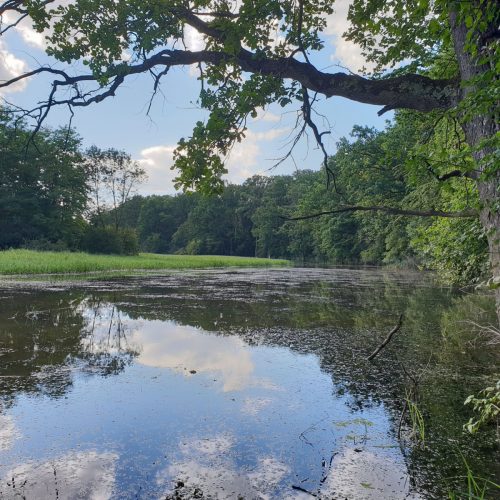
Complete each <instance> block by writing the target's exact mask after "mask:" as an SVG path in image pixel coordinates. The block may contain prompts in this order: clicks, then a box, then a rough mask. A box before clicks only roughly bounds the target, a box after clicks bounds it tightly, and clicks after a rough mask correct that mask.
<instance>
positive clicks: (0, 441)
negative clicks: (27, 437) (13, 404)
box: [0, 415, 21, 451]
mask: <svg viewBox="0 0 500 500" xmlns="http://www.w3.org/2000/svg"><path fill="white" fill-rule="evenodd" d="M20 437H21V432H20V431H19V429H18V428H17V425H16V423H15V421H14V419H13V418H12V417H11V416H10V415H0V451H7V450H10V449H11V448H12V445H13V443H14V441H15V440H16V439H19V438H20Z"/></svg>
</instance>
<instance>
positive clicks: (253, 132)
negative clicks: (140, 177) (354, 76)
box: [0, 0, 390, 195]
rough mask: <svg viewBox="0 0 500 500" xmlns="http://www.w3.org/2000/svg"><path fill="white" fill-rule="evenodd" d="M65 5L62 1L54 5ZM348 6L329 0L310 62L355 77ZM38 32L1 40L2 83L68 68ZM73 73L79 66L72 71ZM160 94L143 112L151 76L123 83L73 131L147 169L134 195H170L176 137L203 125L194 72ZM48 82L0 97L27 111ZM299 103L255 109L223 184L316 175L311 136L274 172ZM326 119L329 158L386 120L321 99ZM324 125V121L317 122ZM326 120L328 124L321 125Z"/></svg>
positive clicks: (62, 115)
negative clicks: (43, 69)
mask: <svg viewBox="0 0 500 500" xmlns="http://www.w3.org/2000/svg"><path fill="white" fill-rule="evenodd" d="M60 1H63V0H60ZM348 5H349V0H338V1H337V2H335V6H336V11H335V13H334V14H332V15H330V16H329V17H328V19H327V21H328V23H327V30H326V32H325V49H324V50H323V51H321V53H318V54H315V55H314V56H313V63H314V64H315V65H316V67H317V68H318V69H320V70H323V71H329V72H337V71H344V70H343V69H341V67H345V68H348V69H349V70H351V71H353V72H357V71H359V69H360V68H361V67H362V66H363V65H364V63H365V62H364V59H363V57H362V55H361V50H360V48H359V47H357V46H356V45H354V44H353V43H352V42H349V41H346V40H343V39H342V34H343V33H344V31H345V30H346V29H347V26H348V24H347V19H346V17H347V9H348ZM187 44H188V48H189V49H191V50H199V49H201V48H202V47H203V41H202V39H201V38H200V37H199V36H198V35H197V33H195V32H194V31H191V32H190V33H188V36H187ZM44 49H45V41H44V37H43V35H42V34H39V33H36V32H35V31H34V30H33V29H32V28H31V27H30V25H29V23H26V22H23V23H20V24H19V25H18V27H17V28H15V29H13V30H10V31H9V32H7V33H6V34H5V35H4V36H3V37H1V38H0V81H1V80H7V79H10V78H12V77H14V76H16V75H18V74H21V73H23V72H25V71H27V70H28V71H29V70H32V69H35V68H37V67H38V66H39V65H41V64H50V65H52V66H54V67H60V68H65V69H66V68H67V67H66V66H64V65H62V64H61V63H58V62H56V61H55V60H54V59H52V58H50V57H49V56H47V55H46V54H45V50H44ZM74 69H75V71H76V70H77V67H76V68H74ZM162 82H163V83H162V85H161V92H158V94H157V95H156V97H155V99H154V101H153V105H152V107H151V110H150V112H149V114H148V113H147V108H148V104H149V101H150V98H151V95H152V90H153V80H152V77H151V76H150V75H138V76H134V77H129V78H127V80H126V82H125V84H124V85H122V87H121V88H120V89H119V90H118V92H117V94H116V96H115V97H113V98H110V99H107V100H105V101H103V102H101V103H99V104H96V105H92V106H89V107H84V108H78V109H76V110H75V116H74V118H73V120H72V125H73V126H74V127H75V128H76V130H77V131H78V133H79V134H80V135H81V136H82V138H83V144H84V146H85V147H87V146H91V145H93V144H95V145H97V146H99V147H101V148H108V147H113V148H117V149H123V150H125V151H127V152H128V153H130V154H131V155H132V157H133V158H134V159H135V160H137V161H138V162H139V163H140V164H141V165H142V167H143V168H144V169H145V170H146V173H147V175H148V180H147V181H146V182H145V183H144V184H143V185H142V186H140V188H139V193H140V194H143V195H148V194H158V195H161V194H173V193H175V189H174V186H173V182H172V180H173V178H174V177H175V176H176V172H175V171H172V170H171V169H170V167H171V166H172V163H173V161H172V153H173V150H174V149H175V147H176V144H177V141H178V140H179V139H180V138H181V137H189V136H190V134H191V131H192V128H193V126H194V124H195V123H196V121H197V120H203V119H204V118H205V117H206V112H205V111H203V110H200V109H199V107H198V105H197V102H196V101H197V96H198V93H199V89H200V82H199V81H198V79H197V73H196V71H195V69H194V68H192V67H184V68H181V67H177V68H173V69H171V70H170V72H169V74H168V75H167V76H166V77H165V78H164V79H163V80H162ZM49 83H50V82H49V80H48V79H44V78H32V79H30V80H28V81H25V82H24V83H21V84H16V85H14V86H13V87H9V88H8V89H7V91H5V89H4V91H3V93H1V94H0V97H1V98H3V99H5V100H6V101H8V102H11V103H14V104H16V105H20V106H24V107H33V105H34V104H36V102H38V101H41V100H44V99H46V98H47V96H48V92H49ZM297 109H298V104H297V103H295V104H294V105H289V106H287V107H285V108H281V107H280V106H278V105H271V106H270V107H269V108H268V109H266V110H260V111H259V113H258V116H257V118H256V119H252V120H250V121H249V127H248V130H247V132H246V138H245V139H244V140H243V141H242V142H241V143H239V144H236V145H235V147H234V148H233V150H232V152H231V154H230V156H229V158H228V159H227V162H226V166H227V168H228V170H229V172H228V174H227V175H226V177H225V178H226V179H227V180H228V181H229V182H232V183H237V184H239V183H241V182H243V181H244V180H245V179H246V178H248V177H250V176H252V175H254V174H262V175H277V174H290V173H293V172H294V171H295V170H297V169H312V170H318V169H319V168H320V167H321V162H322V154H321V152H320V151H319V150H318V148H317V146H316V144H315V142H314V138H313V137H312V136H311V135H310V134H309V138H304V139H303V140H301V141H300V143H299V144H298V145H297V147H296V148H295V150H294V154H293V159H289V160H287V161H285V162H284V163H282V164H281V165H280V166H278V167H274V165H275V164H276V162H277V159H279V158H280V157H282V156H284V155H285V154H286V153H287V151H288V150H289V144H290V141H291V140H292V139H293V138H294V135H293V133H294V131H293V128H294V124H295V120H296V116H297V115H296V111H297ZM317 109H318V111H319V112H320V113H321V114H322V115H324V116H325V117H326V119H323V118H320V117H319V116H318V117H317V123H318V126H319V128H320V130H325V128H330V129H331V133H330V134H329V135H325V136H324V142H325V146H326V148H327V151H328V152H329V153H334V152H335V145H336V142H337V141H338V140H339V139H340V138H341V137H344V136H348V135H349V133H350V131H351V129H352V127H353V126H354V125H367V126H371V127H376V128H378V129H382V128H383V127H384V126H385V122H386V120H387V119H388V118H390V114H386V115H384V116H383V117H378V116H377V111H378V110H379V109H380V107H378V106H370V105H367V104H360V103H356V102H353V101H348V100H346V99H343V98H340V97H332V98H329V99H322V100H321V101H320V102H319V103H318V106H317ZM69 118H70V114H69V110H68V109H66V108H60V109H53V110H51V112H50V114H49V116H48V118H47V121H46V125H49V126H53V127H56V126H65V125H67V124H68V121H69ZM323 120H325V121H324V123H323ZM326 120H327V122H328V123H327V122H326Z"/></svg>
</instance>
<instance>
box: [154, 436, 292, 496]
mask: <svg viewBox="0 0 500 500" xmlns="http://www.w3.org/2000/svg"><path fill="white" fill-rule="evenodd" d="M234 445H235V441H234V438H232V437H231V436H230V435H225V434H221V435H216V436H213V437H209V438H206V439H192V440H189V441H187V442H185V443H180V445H179V447H180V451H181V455H182V458H181V459H180V460H178V461H173V463H172V464H171V465H170V466H168V467H167V468H166V469H165V470H163V471H161V472H160V473H159V474H158V475H157V478H156V483H157V484H158V485H159V486H166V485H167V484H168V483H171V482H175V484H179V482H181V484H182V487H181V488H182V489H181V491H177V493H180V494H181V496H182V498H191V497H192V495H193V493H194V492H195V491H196V490H197V489H198V490H201V491H202V492H203V494H204V495H206V497H207V498H218V499H219V500H223V499H227V500H229V499H233V498H260V499H263V500H265V499H269V498H275V497H276V493H277V490H278V488H279V486H280V483H281V482H282V480H283V479H284V478H285V476H286V475H287V474H289V473H290V467H289V466H288V464H286V463H283V462H281V461H280V460H278V459H277V458H275V457H273V456H262V457H259V458H258V459H257V463H256V466H255V467H254V468H253V469H251V470H250V471H248V470H245V469H243V468H241V467H239V466H238V465H237V464H236V463H234V460H233V458H232V457H233V455H234V451H233V447H234ZM170 493H173V491H170ZM280 498H281V496H280Z"/></svg>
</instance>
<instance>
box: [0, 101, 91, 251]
mask: <svg viewBox="0 0 500 500" xmlns="http://www.w3.org/2000/svg"><path fill="white" fill-rule="evenodd" d="M30 134H31V132H30V130H29V128H28V127H27V126H26V125H25V124H23V123H19V122H17V123H16V122H15V121H14V120H13V118H12V115H11V113H9V110H6V109H4V110H2V109H0V158H1V161H0V248H9V247H19V246H21V245H25V244H33V243H34V242H36V245H38V246H44V245H45V246H47V247H51V246H54V245H55V244H62V245H63V246H64V245H65V246H68V247H70V248H75V247H76V246H77V244H78V239H79V235H80V233H81V230H82V227H83V224H84V221H83V213H84V210H85V204H86V200H87V186H86V181H85V170H84V168H83V162H82V158H81V155H80V153H79V151H78V148H79V145H80V138H79V137H78V136H77V135H76V134H75V133H73V132H71V131H68V130H67V129H58V130H46V129H42V130H40V132H39V134H38V135H37V137H36V140H35V142H33V143H30V144H29V145H28V146H27V141H28V138H29V136H30Z"/></svg>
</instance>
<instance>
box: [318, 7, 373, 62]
mask: <svg viewBox="0 0 500 500" xmlns="http://www.w3.org/2000/svg"><path fill="white" fill-rule="evenodd" d="M350 4H351V0H336V2H335V4H334V8H335V12H334V13H333V14H330V15H329V16H327V27H326V30H325V34H326V35H328V36H331V37H333V40H332V41H331V43H332V45H333V46H334V48H335V53H334V54H333V55H332V56H331V57H330V58H331V60H332V61H335V62H337V63H339V64H341V65H343V66H346V67H347V68H349V69H350V70H351V71H359V70H361V68H363V67H366V68H367V69H368V70H371V69H373V67H374V65H373V64H372V63H368V62H367V61H366V59H365V58H364V57H363V55H362V53H361V52H362V50H361V47H360V46H359V45H356V44H355V43H354V42H351V41H349V40H345V39H344V38H343V36H342V35H343V34H344V33H345V32H346V31H347V29H348V28H349V26H350V24H349V21H348V20H347V13H348V11H349V5H350Z"/></svg>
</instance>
